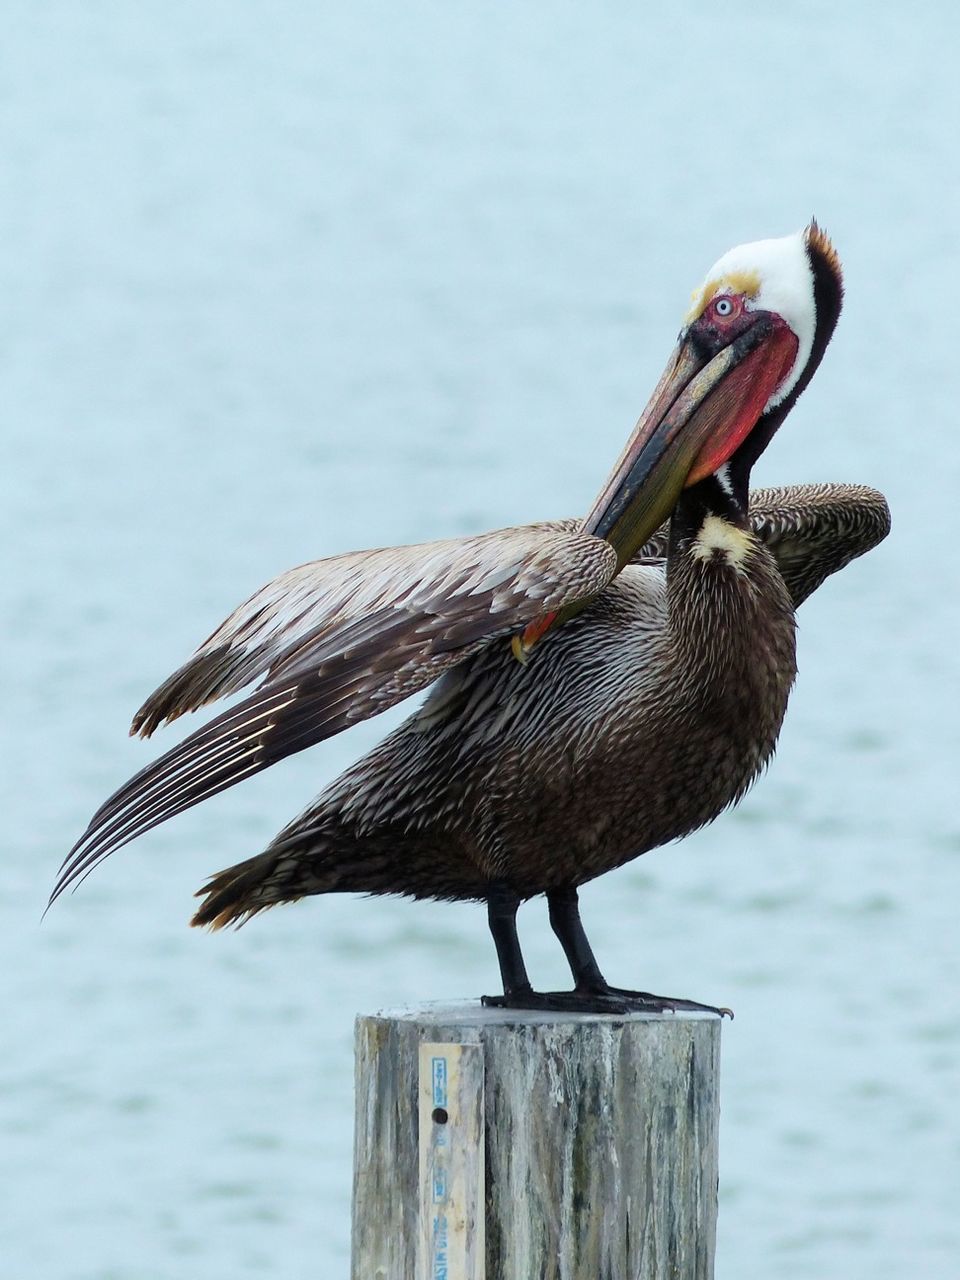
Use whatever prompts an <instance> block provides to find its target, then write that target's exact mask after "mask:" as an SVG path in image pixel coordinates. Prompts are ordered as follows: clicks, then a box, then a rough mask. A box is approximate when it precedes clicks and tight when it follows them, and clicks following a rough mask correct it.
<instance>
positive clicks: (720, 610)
mask: <svg viewBox="0 0 960 1280" xmlns="http://www.w3.org/2000/svg"><path fill="white" fill-rule="evenodd" d="M750 250H753V251H754V253H753V259H756V261H757V262H759V263H760V266H759V267H751V266H750V263H751V261H752V260H753V259H751V256H750V252H749V251H750ZM780 259H782V260H783V261H782V262H781V261H780ZM771 264H772V265H771ZM804 264H806V266H804ZM761 268H762V270H761ZM764 272H766V275H764ZM804 272H806V274H804ZM804 289H806V290H807V293H804ZM772 301H775V302H776V310H773V309H771V307H772ZM839 308H840V278H839V265H838V264H837V262H836V257H835V254H833V250H832V247H831V246H830V245H829V242H828V241H826V238H825V237H823V235H822V233H821V232H820V231H819V230H818V229H817V228H816V226H815V224H813V225H812V226H811V228H807V230H806V231H805V232H804V233H801V236H800V237H796V238H788V239H787V240H785V241H767V242H761V243H760V244H759V245H757V246H747V247H745V248H744V249H741V250H737V251H733V253H732V254H731V255H727V256H726V258H724V259H721V261H720V263H719V264H718V266H717V268H715V269H714V272H713V273H712V274H711V276H710V277H708V280H707V282H706V284H705V285H704V287H703V289H702V290H701V294H700V298H699V300H698V302H697V303H695V309H694V314H693V316H692V318H691V319H690V320H689V323H688V326H687V328H686V329H685V330H684V332H683V333H682V334H681V343H680V346H679V347H678V352H677V354H676V355H675V357H674V359H673V361H672V362H671V365H669V366H668V371H667V373H666V374H665V375H664V379H663V380H662V381H661V384H660V386H659V387H658V388H657V390H656V391H655V393H654V396H653V398H652V400H651V403H650V405H649V406H648V409H647V410H646V411H645V414H644V416H643V417H642V418H641V421H640V423H639V424H638V428H637V431H636V432H635V434H634V437H633V438H632V439H631V442H630V443H629V444H628V447H627V449H626V451H625V453H624V455H623V457H622V459H621V461H620V463H619V464H618V467H617V468H616V470H615V472H614V473H613V476H612V477H611V480H610V482H609V483H608V485H607V486H606V487H605V489H604V491H603V492H602V493H601V495H600V497H599V498H598V500H597V504H596V505H595V507H594V509H593V511H592V512H591V513H590V515H589V516H588V517H587V518H586V520H585V521H583V522H576V521H567V522H558V523H555V524H552V525H551V524H543V525H534V526H527V527H525V528H518V529H513V530H502V531H499V532H497V533H493V534H487V535H481V536H479V537H473V538H466V539H460V540H456V541H450V542H440V543H433V544H425V545H423V546H419V547H408V548H394V549H390V550H384V551H373V552H358V553H354V554H353V555H349V556H339V557H334V558H332V559H330V560H326V561H317V562H315V563H313V564H310V565H305V566H302V567H301V568H300V569H296V570H292V571H290V572H289V573H287V574H284V575H281V577H280V578H278V579H276V580H275V581H274V582H273V583H271V584H268V586H267V587H265V588H263V589H262V590H261V591H260V592H257V593H256V594H255V595H254V596H253V597H252V598H251V599H250V600H249V601H247V602H246V603H245V604H244V605H242V606H241V607H240V608H239V609H238V610H236V611H235V613H234V614H232V615H231V617H230V618H228V619H227V621H226V622H225V623H224V624H223V625H222V626H221V627H220V628H218V629H217V631H215V632H214V634H213V635H212V636H211V637H210V638H209V640H207V641H206V642H205V644H204V645H202V646H201V648H200V649H199V650H198V652H197V654H196V655H195V656H194V658H193V659H191V660H190V662H188V663H187V664H186V665H185V666H184V667H183V668H181V669H180V670H179V671H178V672H176V673H175V674H174V675H173V676H171V677H170V679H169V680H168V681H166V682H165V683H164V684H163V685H162V686H161V687H160V689H158V690H157V692H156V693H155V694H154V695H152V697H151V698H150V699H148V701H147V703H146V704H145V705H144V707H143V708H142V709H141V711H140V713H138V716H137V717H136V719H135V721H134V729H135V730H139V731H140V732H142V733H145V734H148V733H150V732H152V730H153V729H154V728H155V727H156V726H157V725H158V724H159V723H161V722H162V721H163V720H166V719H172V718H174V717H175V716H177V715H179V714H181V713H182V712H183V711H185V710H192V709H194V708H196V707H198V706H201V705H203V704H204V703H205V702H207V701H209V700H210V699H211V698H214V697H218V696H220V695H221V694H223V693H227V692H230V691H232V690H234V689H237V688H240V687H242V686H243V685H244V684H247V683H249V681H250V680H251V679H252V678H254V677H256V676H265V680H264V682H263V683H262V684H261V686H260V688H259V689H258V690H257V692H255V693H254V694H253V695H251V696H250V697H248V698H247V699H246V700H245V701H244V702H242V703H241V704H239V706H238V707H236V708H234V709H233V710H231V711H227V712H225V713H224V714H222V715H221V716H219V717H217V719H215V720H214V721H213V722H211V723H210V724H209V725H207V726H206V727H205V728H203V729H200V730H198V731H197V732H196V733H195V734H193V735H192V736H191V737H190V738H188V739H186V740H185V741H184V742H183V743H182V744H180V745H179V746H178V747H175V748H174V749H173V750H172V751H170V752H168V753H167V755H166V756H164V757H162V758H161V759H160V760H158V761H156V762H155V763H154V764H153V765H150V766H148V767H147V769H145V770H143V771H142V772H141V773H140V774H138V775H137V776H136V777H135V778H134V779H132V780H131V782H130V783H128V784H127V785H126V786H125V787H123V788H121V789H120V791H118V792H117V793H116V795H115V796H113V797H112V798H111V799H110V800H109V801H108V802H107V803H106V804H105V805H104V806H103V807H102V808H101V810H100V811H99V812H98V813H97V814H96V815H95V816H94V819H93V821H92V822H91V825H90V827H89V828H88V831H87V832H86V833H85V835H84V837H83V838H82V839H81V841H80V842H79V844H78V845H77V847H76V849H75V850H74V852H73V854H72V855H71V858H70V860H68V862H67V863H66V864H65V869H64V871H63V873H62V875H61V879H60V882H59V883H58V886H57V889H56V890H55V896H56V894H57V893H59V892H61V891H62V889H63V888H64V887H65V886H66V885H67V884H68V883H70V882H71V881H72V880H74V879H76V878H77V877H79V876H81V875H83V874H85V873H86V872H87V871H88V870H89V869H91V868H92V866H94V865H95V864H96V862H98V861H99V860H100V859H101V858H103V857H104V856H106V854H107V853H109V852H110V851H111V850H112V849H114V848H116V847H118V846H119V845H121V844H123V843H125V842H126V841H128V840H130V839H132V838H133V837H134V836H136V835H138V834H140V833H141V832H142V831H145V830H147V829H148V828H149V827H151V826H153V825H155V824H156V823H157V822H160V821H163V820H165V819H166V818H168V817H171V816H173V814H175V813H177V812H180V811H181V810H182V809H184V808H187V807H188V806H189V805H191V804H194V803H196V802H197V801H198V800H201V799H203V798H205V797H206V796H208V795H212V794H214V793H215V792H216V791H219V790H222V789H223V788H224V787H226V786H229V785H231V784H232V783H234V782H236V781H238V780H240V779H241V778H243V777H245V776H248V775H249V774H251V773H253V772H256V771H258V770H260V769H262V768H265V767H267V766H268V765H269V764H271V763H273V761H274V760H277V759H280V758H281V757H283V756H285V755H288V754H290V753H291V752H292V751H296V750H300V749H301V748H303V747H305V746H309V745H310V744H311V743H313V742H316V741H319V740H321V739H322V738H324V737H328V736H330V734H332V733H335V732H338V731H339V730H340V729H342V728H344V727H346V726H347V725H348V724H350V723H353V722H355V721H356V720H360V719H363V718H365V717H366V716H368V715H370V714H373V713H374V712H375V711H377V710H379V709H381V708H383V707H385V706H388V705H391V704H392V703H394V702H396V701H397V700H398V699H399V698H401V697H403V696H404V695H406V694H408V693H410V692H413V691H414V690H416V689H417V688H422V687H424V686H426V685H429V684H431V683H432V682H434V681H436V683H435V684H434V687H433V689H432V690H431V691H430V693H429V695H428V697H427V699H426V701H425V703H424V704H423V705H422V706H421V707H420V708H419V709H418V710H417V711H416V712H415V713H414V714H413V715H412V716H411V717H410V718H409V719H408V720H407V721H406V722H405V723H404V724H403V725H401V726H400V727H399V728H398V729H397V730H396V731H395V732H393V733H392V734H390V735H389V736H388V737H387V738H386V739H385V740H384V741H383V742H382V743H381V744H380V745H379V746H378V747H377V748H376V749H375V750H374V751H372V752H371V753H370V754H369V755H368V756H367V757H365V758H364V759H363V760H361V761H359V762H358V763H357V764H356V765H354V766H353V767H352V768H350V769H348V770H347V772H346V773H344V774H343V775H342V776H341V777H340V778H339V779H337V780H336V781H335V782H334V783H333V784H332V785H331V786H330V787H328V788H327V790H326V791H324V792H323V793H322V794H321V795H320V796H319V797H318V799H317V800H316V801H315V802H314V803H313V804H312V805H311V806H310V807H309V808H308V809H307V810H306V811H305V812H304V813H303V814H301V815H300V817H299V818H297V819H296V820H295V821H294V822H293V823H291V824H290V825H289V826H288V827H286V828H285V829H284V830H283V831H282V832H281V833H280V834H279V835H278V836H277V838H276V839H275V840H274V841H273V843H272V844H271V845H270V847H269V848H268V849H267V850H266V851H265V852H264V853H262V854H260V855H258V856H257V857H254V858H251V859H249V860H248V861H246V862H242V863H240V864H238V865H237V866H236V867H232V868H230V869H229V870H227V871H225V872H222V873H221V874H220V875H218V876H216V877H214V878H213V880H212V881H211V883H210V884H208V886H207V887H206V889H205V890H204V891H203V893H204V897H205V901H204V902H203V904H202V905H201V908H200V910H199V911H198V912H197V916H196V918H195V923H199V924H214V925H222V924H226V923H229V922H232V921H236V922H242V921H243V920H245V919H247V918H248V917H249V916H251V915H253V914H255V913H256V912H258V911H260V910H262V909H264V908H266V907H269V906H271V905H273V904H274V903H277V902H282V901H291V900H295V899H297V898H301V897H304V896H306V895H310V894H320V893H328V892H337V891H358V892H364V893H396V894H406V895H411V896H414V897H420V898H424V897H427V898H429V897H432V898H446V899H480V900H485V901H487V903H488V906H489V914H490V925H491V930H492V932H493V936H494V941H495V943H496V946H497V953H498V958H499V961H500V968H501V976H502V978H503V983H504V996H503V997H497V1002H499V1003H506V1004H511V1005H520V1006H531V1005H539V1006H541V1007H543V1006H546V1007H558V1006H559V1007H601V1008H625V1007H635V1005H636V1004H637V1002H639V1003H640V1004H641V1005H642V1006H643V1007H661V1008H662V1007H674V1008H675V1007H679V1006H681V1005H683V1004H688V1003H690V1002H678V1001H668V1000H663V999H661V998H658V997H650V996H649V995H647V994H645V993H631V992H623V991H619V990H618V989H615V988H610V987H608V986H607V984H606V982H605V981H604V979H603V978H602V975H601V974H600V971H599V969H598V967H597V965H596V961H595V960H594V958H593V954H592V952H591V951H590V948H589V944H588V943H587V940H586V937H585V935H584V933H583V929H582V926H581V924H580V920H579V914H578V908H577V888H578V886H579V885H581V884H583V883H585V882H586V881H588V880H590V879H592V878H594V877H595V876H598V875H601V874H602V873H603V872H605V871H608V870H610V869H611V868H613V867H616V866H618V865H620V864H622V863H623V862H625V861H627V860H629V859H631V858H634V857H636V856H637V855H638V854H641V853H643V852H645V851H646V850H648V849H652V848H654V847H656V846H658V845H661V844H664V843H666V842H667V841H669V840H672V839H674V838H676V837H678V836H682V835H685V834H686V833H687V832H689V831H692V830H694V829H695V828H697V827H699V826H702V825H703V824H704V823H706V822H709V821H711V820H712V819H713V818H714V817H716V816H717V814H719V813H720V812H721V811H722V810H723V809H724V808H726V807H727V806H728V805H730V804H732V803H734V802H735V801H736V800H737V799H739V797H740V796H741V795H742V794H743V793H744V792H745V790H746V789H747V788H748V787H749V786H750V784H751V782H752V781H753V780H754V779H755V777H756V776H757V774H758V772H759V771H760V770H761V769H762V767H763V766H764V764H765V763H766V761H767V760H768V759H769V757H770V755H771V753H772V752H773V750H774V747H775V744H776V740H777V735H778V733H779V731H780V726H781V723H782V720H783V716H784V712H785V710H786V706H787V699H788V696H789V692H790V688H791V686H792V683H793V680H794V675H795V671H796V663H795V636H794V632H795V623H794V610H795V608H796V606H797V605H798V604H799V603H800V602H801V601H802V600H803V599H804V598H806V596H807V595H808V594H809V593H810V592H811V591H812V590H814V589H815V588H816V587H817V586H818V585H819V584H820V582H822V581H823V579H824V578H825V577H826V576H827V575H828V574H830V573H832V572H834V571H835V570H836V569H839V568H841V567H843V565H844V564H846V563H847V562H848V561H849V560H851V559H852V558H853V557H854V556H857V555H860V554H862V553H863V552H864V551H866V550H868V549H869V548H870V547H871V546H873V545H875V543H876V542H878V541H879V540H880V539H881V538H882V537H883V536H885V534H886V531H887V528H888V522H889V514H888V512H887V508H886V503H885V501H884V500H883V498H882V496H881V495H879V494H877V493H876V492H874V491H873V490H869V489H866V488H863V487H859V486H806V487H799V488H795V489H784V490H772V491H760V492H759V493H757V494H754V495H753V496H752V498H750V499H749V500H748V491H747V481H748V478H749V471H750V467H751V465H752V462H753V460H754V459H755V457H756V456H757V454H758V453H759V452H760V450H762V448H763V447H764V446H765V444H766V443H767V441H768V440H769V438H770V436H772V434H773V431H774V430H775V429H776V426H778V425H779V422H780V421H782V419H783V417H784V416H785V415H786V413H787V411H788V410H789V408H790V407H791V405H792V403H793V402H794V401H795V399H796V397H797V396H798V395H799V393H800V391H801V390H802V389H803V387H804V386H805V385H806V383H807V382H808V381H809V378H810V376H811V375H812V372H813V369H814V368H815V367H816V364H817V363H818V362H819V359H820V357H821V356H822V353H823V349H824V347H825V346H826V342H827V340H828V339H829V336H830V333H831V332H832V328H833V324H834V323H835V321H836V316H837V314H838V313H839ZM664 516H668V517H669V520H668V523H667V524H666V525H664V526H663V527H662V528H661V529H660V530H659V531H658V532H654V530H655V529H656V528H657V526H658V525H659V524H660V521H661V520H662V519H663V518H664ZM561 624H562V625H561ZM518 633H521V634H518ZM511 636H512V637H513V642H512V644H511V642H510V637H511ZM517 658H520V659H521V661H517ZM540 893H545V894H546V895H547V898H548V902H549V905H550V918H551V923H552V924H553V927H554V929H555V931H556V932H557V935H558V937H559V938H560V941H561V943H562V945H563V947H564V951H565V953H566V955H567V959H568V961H569V963H570V967H571V970H572V972H573V975H574V979H575V984H576V985H575V988H574V991H573V992H570V993H547V994H546V995H543V994H541V993H536V992H533V991H532V990H531V988H530V984H529V982H528V980H527V976H526V971H525V969H524V966H523V961H522V956H521V954H520V949H519V943H518V941H517V935H516V928H515V916H516V911H517V906H518V904H519V902H520V901H521V900H522V899H525V898H529V897H532V896H534V895H537V894H540ZM698 1007H699V1006H698Z"/></svg>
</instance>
